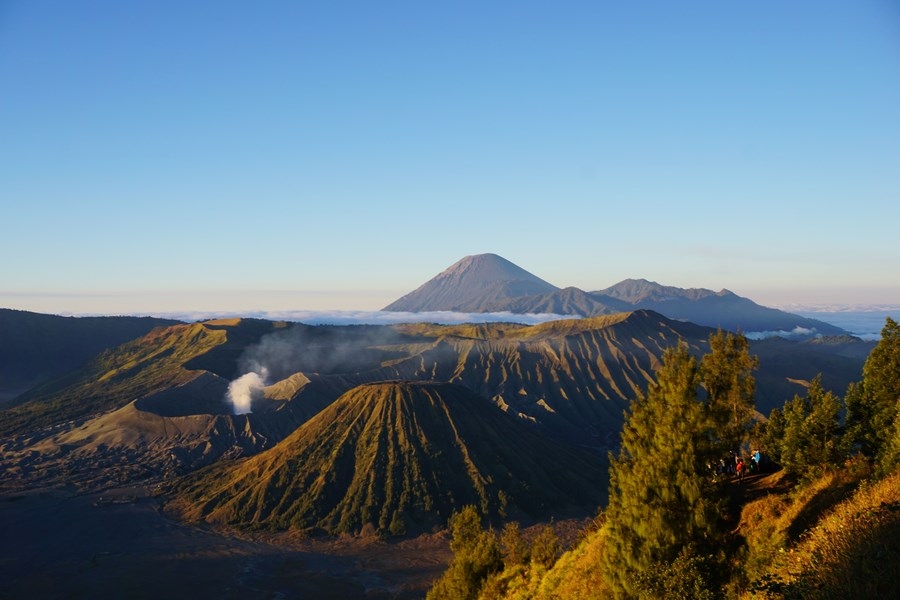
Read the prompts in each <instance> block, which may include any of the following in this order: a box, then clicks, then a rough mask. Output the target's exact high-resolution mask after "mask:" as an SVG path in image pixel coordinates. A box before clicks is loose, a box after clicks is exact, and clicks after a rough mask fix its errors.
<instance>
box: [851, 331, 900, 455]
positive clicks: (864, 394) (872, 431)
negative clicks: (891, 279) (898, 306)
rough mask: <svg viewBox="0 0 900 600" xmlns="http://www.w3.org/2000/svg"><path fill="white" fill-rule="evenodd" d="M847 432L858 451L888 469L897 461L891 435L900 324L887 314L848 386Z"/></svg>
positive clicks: (898, 396)
mask: <svg viewBox="0 0 900 600" xmlns="http://www.w3.org/2000/svg"><path fill="white" fill-rule="evenodd" d="M846 403H847V419H846V423H847V432H848V435H849V436H850V440H851V441H852V443H853V444H854V445H855V447H856V448H857V449H859V451H860V452H861V453H862V454H864V455H865V456H868V457H869V458H872V459H874V461H875V462H876V463H877V464H878V465H880V467H881V469H882V471H883V472H886V471H887V470H889V469H890V467H891V466H892V465H893V464H894V463H895V462H896V461H897V457H896V456H895V451H894V444H893V441H892V437H893V435H894V429H895V421H896V420H897V412H898V403H900V325H898V324H897V322H896V321H894V320H893V319H891V318H890V317H888V318H887V319H885V325H884V328H883V329H882V330H881V340H880V341H879V342H878V344H876V346H875V347H874V348H873V349H872V352H870V353H869V356H868V358H867V359H866V362H865V365H863V378H862V381H861V382H859V383H858V384H856V385H853V386H851V387H850V389H848V390H847V397H846Z"/></svg>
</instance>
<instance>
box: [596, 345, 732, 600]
mask: <svg viewBox="0 0 900 600" xmlns="http://www.w3.org/2000/svg"><path fill="white" fill-rule="evenodd" d="M656 375H657V381H656V383H652V384H651V385H650V386H649V389H648V391H647V394H646V396H641V397H639V398H638V399H637V400H636V401H634V402H633V403H632V405H631V408H630V414H627V415H626V423H625V427H624V430H623V432H622V446H621V450H620V452H619V455H618V456H612V455H611V456H610V460H611V467H610V500H609V505H608V508H607V512H606V518H607V520H606V526H607V528H608V532H607V533H608V537H607V539H608V547H607V554H606V557H605V559H606V560H605V564H604V570H605V573H606V579H607V581H608V582H609V583H610V585H611V587H612V588H613V590H614V591H615V593H616V595H617V596H619V597H628V596H633V595H635V594H637V592H638V591H639V578H640V576H641V574H643V573H646V572H647V571H649V570H650V569H654V568H658V567H659V566H660V565H667V564H670V563H672V562H673V561H675V559H676V558H677V557H678V555H679V553H680V552H681V551H682V549H684V548H688V547H691V546H694V545H696V544H698V543H700V544H704V543H707V542H711V541H713V540H715V539H716V538H718V536H719V531H718V515H719V510H720V508H721V506H720V503H719V502H718V501H717V500H718V498H719V495H718V493H717V491H716V489H715V487H714V483H713V481H712V478H711V477H710V476H709V470H708V467H707V465H708V463H709V461H710V460H711V456H710V455H709V450H710V446H709V424H710V422H709V419H708V416H707V411H706V410H705V407H704V405H703V404H702V403H701V402H700V401H699V400H698V397H697V392H698V387H699V385H700V368H699V365H698V363H697V360H696V359H695V358H694V357H693V356H691V355H690V354H689V352H688V349H687V347H686V346H685V345H684V344H681V345H679V346H678V347H677V348H670V349H668V350H667V351H666V352H665V353H664V355H663V363H662V366H661V367H660V369H659V371H658V372H657V374H656Z"/></svg>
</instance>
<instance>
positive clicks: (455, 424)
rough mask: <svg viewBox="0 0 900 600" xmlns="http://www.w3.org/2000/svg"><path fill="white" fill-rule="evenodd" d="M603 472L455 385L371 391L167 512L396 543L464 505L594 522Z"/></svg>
mask: <svg viewBox="0 0 900 600" xmlns="http://www.w3.org/2000/svg"><path fill="white" fill-rule="evenodd" d="M605 469H606V465H605V461H604V460H603V459H601V458H600V457H598V456H595V455H593V454H588V453H584V452H581V451H578V450H574V449H570V448H567V447H563V446H560V445H558V444H556V443H554V442H551V441H549V440H547V439H546V438H545V437H543V436H541V435H540V434H538V433H536V432H534V431H533V430H532V429H531V428H529V426H528V425H527V424H525V423H523V422H521V421H519V420H518V419H517V418H516V417H513V416H511V415H509V414H507V413H504V412H503V411H501V410H499V409H498V408H497V407H496V406H494V405H493V404H492V403H491V402H489V401H488V400H487V399H485V398H482V397H479V396H477V395H475V394H473V393H472V392H471V391H469V390H468V389H466V388H464V387H462V386H459V385H452V384H447V383H434V382H396V381H395V382H381V383H373V384H368V385H362V386H359V387H356V388H354V389H352V390H350V391H349V392H347V393H346V394H344V395H343V396H341V397H340V398H339V399H338V400H337V401H336V402H335V403H333V404H332V405H331V406H330V407H328V408H327V409H325V410H324V411H322V412H321V413H319V414H318V415H317V416H315V417H314V418H313V419H311V420H310V421H308V422H307V423H305V424H304V425H302V426H301V427H300V428H299V429H298V430H297V431H295V432H294V433H293V434H292V435H290V436H288V437H287V438H286V439H284V440H283V441H282V442H281V443H279V444H278V445H277V446H276V447H274V448H273V449H271V450H268V451H266V452H263V453H261V454H259V455H257V456H254V457H251V458H249V459H246V460H244V461H241V462H237V463H229V464H220V465H215V466H213V467H211V468H209V469H205V470H202V471H200V472H198V473H195V474H194V475H192V476H190V477H189V478H188V479H187V480H186V481H185V482H184V484H183V487H182V489H181V492H180V495H179V499H178V500H177V501H175V502H174V503H173V508H175V509H177V510H178V511H179V512H180V513H181V514H183V515H184V516H186V517H187V518H193V519H205V520H208V521H210V522H222V523H228V524H232V525H238V526H243V527H251V528H255V527H266V528H278V529H281V528H297V529H303V530H307V529H320V530H324V531H327V532H330V533H340V532H360V531H366V530H374V531H378V532H383V533H393V534H402V533H412V532H415V531H422V530H430V529H433V528H439V527H443V526H445V525H446V521H447V519H448V517H449V516H450V515H451V513H452V512H453V510H455V509H458V508H460V507H462V506H464V505H466V504H475V505H477V506H479V507H480V508H481V509H482V510H484V511H485V512H486V513H487V514H490V515H493V516H494V517H498V516H504V515H506V516H510V517H520V518H522V517H525V518H528V517H539V516H548V515H551V514H554V513H558V511H564V510H570V509H581V510H587V511H593V510H594V509H595V508H596V506H597V505H598V504H599V503H601V502H602V501H603V500H604V496H605V483H604V482H605V472H606V471H605Z"/></svg>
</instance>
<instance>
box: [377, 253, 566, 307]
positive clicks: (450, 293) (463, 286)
mask: <svg viewBox="0 0 900 600" xmlns="http://www.w3.org/2000/svg"><path fill="white" fill-rule="evenodd" d="M558 289H559V288H557V287H556V286H554V285H553V284H551V283H548V282H546V281H544V280H543V279H541V278H540V277H537V276H536V275H533V274H531V273H529V272H528V271H526V270H525V269H523V268H521V267H519V266H518V265H516V264H514V263H512V262H510V261H508V260H506V259H505V258H503V257H502V256H498V255H496V254H473V255H470V256H466V257H465V258H462V259H461V260H459V261H457V262H456V263H454V264H452V265H451V266H449V267H448V268H447V269H445V270H444V271H442V272H441V273H439V274H438V275H436V276H435V277H433V278H432V279H430V280H428V281H427V282H426V283H424V284H423V285H422V286H420V287H419V288H418V289H416V290H414V291H412V292H410V293H409V294H407V295H405V296H403V297H402V298H400V299H399V300H397V301H396V302H393V303H392V304H390V305H388V306H386V307H385V308H384V310H392V311H424V310H459V311H468V312H481V311H483V310H484V307H485V306H488V305H490V304H493V303H496V302H497V301H498V300H507V299H511V298H519V297H522V296H531V295H536V294H547V293H551V292H555V291H557V290H558Z"/></svg>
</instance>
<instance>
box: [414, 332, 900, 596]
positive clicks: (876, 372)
mask: <svg viewBox="0 0 900 600" xmlns="http://www.w3.org/2000/svg"><path fill="white" fill-rule="evenodd" d="M755 367H756V363H755V360H754V358H753V357H751V356H750V355H749V352H748V349H747V343H746V340H745V339H743V338H742V337H741V336H733V335H731V334H723V333H721V332H720V333H718V334H716V335H714V336H712V337H711V338H710V353H709V354H707V355H706V356H704V357H703V358H702V359H701V360H700V361H697V360H696V359H695V358H694V357H693V356H691V355H690V353H689V352H688V351H687V349H686V348H684V347H683V346H682V347H678V348H675V349H672V350H670V351H668V352H667V353H666V355H665V357H664V360H663V365H662V366H661V368H660V369H659V370H658V371H657V380H656V382H655V383H654V384H651V386H650V388H649V389H648V392H647V394H646V395H644V396H641V397H639V398H637V399H636V400H635V401H634V402H633V403H632V407H631V409H630V411H629V413H628V414H627V415H626V417H627V420H626V425H625V428H624V431H623V435H622V446H621V450H620V452H619V453H618V455H616V456H611V467H610V502H609V505H608V507H607V509H606V510H605V511H604V512H602V513H601V514H600V515H599V516H598V518H597V519H596V520H595V522H594V524H593V526H592V527H590V528H589V529H588V530H587V531H585V532H584V535H583V536H582V539H581V541H580V542H579V543H578V544H577V545H575V547H573V548H571V549H569V550H567V551H566V552H564V553H562V554H561V555H560V554H559V552H558V548H557V547H555V546H554V545H553V544H551V543H549V542H548V541H547V540H548V539H550V534H545V535H542V536H539V538H541V539H538V538H535V540H534V541H532V542H530V543H526V542H522V541H521V539H520V538H517V537H516V536H515V535H513V534H512V533H510V531H512V532H515V530H516V528H515V527H514V526H509V525H507V527H506V529H504V530H503V532H502V534H500V535H498V534H496V533H495V532H494V531H493V530H491V529H486V530H485V529H482V528H481V522H480V519H479V516H478V513H477V512H476V510H475V509H474V507H468V508H466V509H465V510H463V511H460V512H458V513H457V514H455V515H454V517H453V518H452V519H451V521H450V525H451V534H452V536H453V543H452V549H453V552H454V559H453V561H452V563H451V564H450V566H449V568H448V570H447V571H446V572H445V573H444V575H443V576H442V577H441V578H440V579H439V580H438V581H437V582H436V583H435V585H434V586H433V588H432V589H431V591H430V592H429V595H428V597H429V599H430V600H438V599H443V598H471V599H476V598H480V599H494V598H507V599H526V598H528V599H531V598H533V599H539V598H540V599H544V598H546V599H550V598H567V599H570V598H571V599H579V598H606V597H610V598H709V599H714V598H740V599H750V598H766V599H769V598H881V597H889V596H890V595H891V594H893V593H896V590H897V589H900V571H898V570H897V569H896V568H894V567H895V565H897V564H900V468H898V464H900V417H898V412H900V327H898V325H897V323H896V322H894V321H893V320H891V319H887V322H886V324H885V327H884V329H883V331H882V339H881V341H880V342H879V343H878V345H877V346H876V347H875V349H874V350H873V351H872V353H871V354H870V356H869V358H868V359H867V361H866V364H865V367H864V369H863V378H862V380H861V381H859V382H858V383H855V384H853V385H851V386H850V388H849V389H848V391H847V394H846V396H845V398H839V397H838V396H836V395H835V394H833V393H831V392H826V391H824V390H823V389H822V385H821V381H820V379H819V378H816V379H814V380H813V381H812V382H810V384H809V386H808V389H807V393H806V395H805V396H796V397H795V398H793V399H792V400H790V401H788V402H787V403H786V404H785V405H784V408H783V409H776V410H774V411H773V413H772V415H771V416H770V419H769V420H768V422H762V423H757V425H756V426H754V427H751V422H752V420H751V419H750V415H751V411H752V397H753V377H752V374H751V373H752V371H753V369H754V368H755ZM751 443H752V444H753V446H752V447H755V446H757V445H762V447H763V448H764V449H765V451H766V453H767V454H768V455H769V456H770V457H771V458H773V459H774V460H775V461H778V462H777V463H773V464H774V465H776V466H777V465H778V463H780V465H781V466H782V467H783V468H780V469H779V470H778V471H777V472H774V473H772V472H767V473H763V474H759V473H756V474H754V476H753V478H752V480H747V481H743V482H740V483H739V482H736V481H735V480H734V479H733V478H732V477H730V476H727V475H726V476H722V475H718V474H716V473H715V469H714V468H713V469H711V468H710V466H712V465H715V464H716V459H717V458H718V457H721V456H722V455H723V453H724V452H728V451H729V449H732V448H738V449H743V450H747V449H749V448H751V445H750V444H751ZM517 539H518V540H519V541H517ZM541 540H542V541H541ZM549 555H552V556H553V558H550V556H549Z"/></svg>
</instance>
